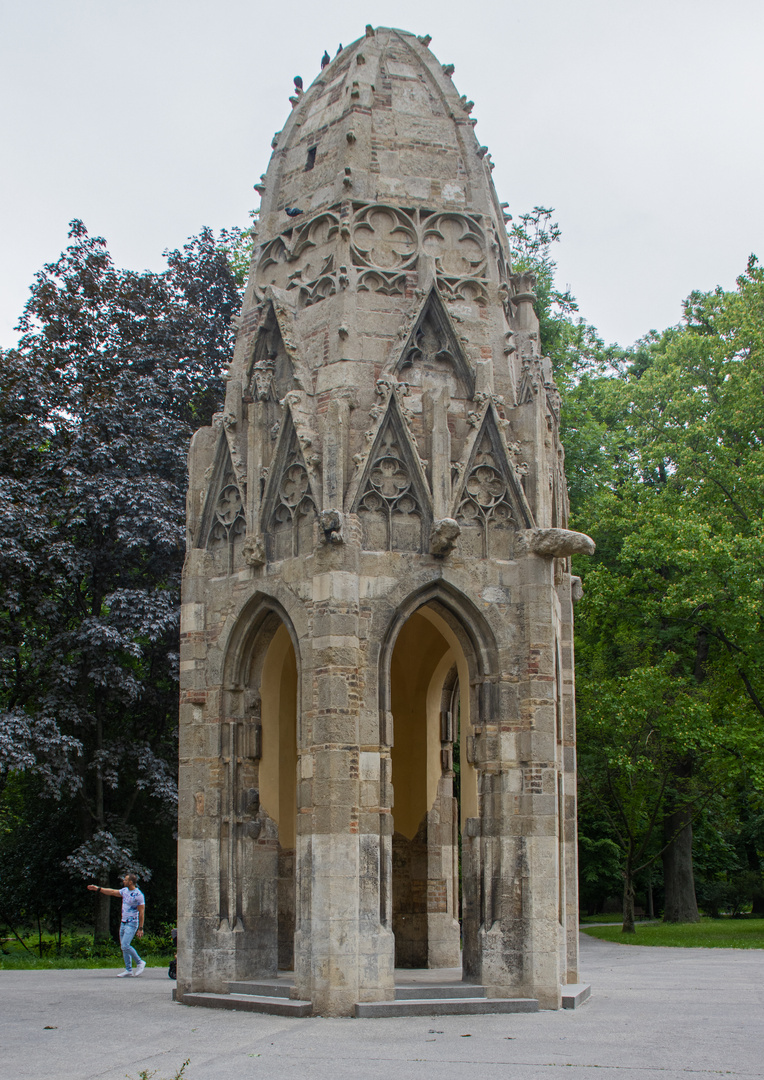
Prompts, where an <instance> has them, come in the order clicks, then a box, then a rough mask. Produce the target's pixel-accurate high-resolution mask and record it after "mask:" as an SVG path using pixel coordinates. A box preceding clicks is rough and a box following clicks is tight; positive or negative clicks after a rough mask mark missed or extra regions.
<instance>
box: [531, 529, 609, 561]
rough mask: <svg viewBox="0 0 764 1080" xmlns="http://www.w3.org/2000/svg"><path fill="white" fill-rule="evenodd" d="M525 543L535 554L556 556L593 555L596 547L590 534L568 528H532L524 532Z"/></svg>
mask: <svg viewBox="0 0 764 1080" xmlns="http://www.w3.org/2000/svg"><path fill="white" fill-rule="evenodd" d="M526 543H527V545H528V550H529V551H532V552H533V553H534V554H535V555H546V556H548V557H557V558H565V557H567V556H568V555H593V554H594V551H595V547H596V545H595V543H594V541H593V540H592V538H591V536H587V535H586V533H580V532H572V531H571V530H570V529H533V530H532V531H530V532H529V533H527V534H526Z"/></svg>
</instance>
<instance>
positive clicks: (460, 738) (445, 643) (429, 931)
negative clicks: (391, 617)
mask: <svg viewBox="0 0 764 1080" xmlns="http://www.w3.org/2000/svg"><path fill="white" fill-rule="evenodd" d="M390 700H391V711H392V714H393V726H394V741H393V749H392V773H393V788H394V792H395V801H394V809H393V816H394V834H393V889H392V897H393V932H394V934H395V965H396V967H408V968H424V967H430V968H433V967H457V966H458V965H459V964H460V939H461V933H460V925H459V912H460V895H459V894H460V872H459V850H460V842H459V833H460V828H463V826H464V822H465V820H466V819H467V818H469V817H475V816H477V774H476V772H475V770H474V768H473V767H472V765H470V764H469V763H468V761H467V753H466V740H467V738H468V733H469V730H470V722H469V715H470V712H469V710H470V703H469V672H468V667H467V660H466V658H465V655H464V652H463V650H462V648H461V645H460V643H459V641H458V639H457V638H456V635H455V634H454V632H453V630H452V629H451V627H450V626H449V625H448V624H447V623H446V621H445V620H444V619H443V618H442V617H441V616H440V615H439V614H438V613H437V612H436V611H435V610H434V609H433V608H432V607H430V606H427V605H425V606H424V607H422V608H420V609H419V610H418V611H416V612H414V613H413V614H412V615H411V616H410V618H409V619H408V620H407V621H406V622H405V623H404V625H403V627H402V628H401V630H400V633H399V635H398V638H397V641H396V643H395V647H394V649H393V653H392V659H391V670H390ZM455 766H456V770H458V773H457V772H455ZM457 775H458V781H459V782H458V785H455V780H456V779H457ZM457 795H458V796H459V798H457ZM459 804H461V805H459Z"/></svg>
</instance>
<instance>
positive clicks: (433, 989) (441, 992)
mask: <svg viewBox="0 0 764 1080" xmlns="http://www.w3.org/2000/svg"><path fill="white" fill-rule="evenodd" d="M484 997H485V987H484V986H475V985H474V984H472V983H454V984H453V985H451V986H446V985H443V986H438V985H434V986H396V988H395V1000H396V1001H408V1000H409V999H410V998H417V999H419V1000H420V1001H421V1000H423V999H425V998H484Z"/></svg>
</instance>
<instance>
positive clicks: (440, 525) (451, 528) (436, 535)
mask: <svg viewBox="0 0 764 1080" xmlns="http://www.w3.org/2000/svg"><path fill="white" fill-rule="evenodd" d="M461 531H462V530H461V527H460V526H459V523H458V522H457V521H454V519H453V518H441V519H440V520H439V521H433V523H432V528H431V530H430V554H431V555H435V556H436V557H437V558H439V559H443V558H445V556H446V555H450V554H451V552H452V551H453V550H454V548H455V547H456V541H457V540H458V539H459V535H460V533H461Z"/></svg>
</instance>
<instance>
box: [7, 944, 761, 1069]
mask: <svg viewBox="0 0 764 1080" xmlns="http://www.w3.org/2000/svg"><path fill="white" fill-rule="evenodd" d="M581 942H582V964H581V968H582V971H581V976H582V980H583V981H586V982H590V983H591V984H592V998H591V1000H590V1001H589V1002H588V1003H587V1004H586V1005H584V1006H583V1007H582V1008H580V1009H577V1010H575V1011H561V1012H539V1013H535V1014H517V1015H510V1016H501V1015H499V1016H475V1017H464V1016H445V1017H437V1018H434V1017H411V1018H405V1019H400V1018H395V1019H374V1020H325V1019H320V1018H317V1019H302V1020H301V1019H283V1018H280V1017H269V1016H259V1015H256V1014H252V1013H232V1012H218V1011H217V1010H210V1009H191V1008H188V1007H185V1006H182V1005H177V1004H174V1003H173V1002H172V1001H171V1000H170V991H171V988H172V985H173V984H172V983H171V982H170V980H169V979H168V978H167V975H166V972H165V971H164V970H159V969H151V968H149V969H147V970H146V972H145V973H144V975H143V976H142V977H141V978H140V979H116V978H115V977H114V975H115V972H112V971H106V970H97V971H53V972H36V971H18V972H16V971H3V972H0V1078H2V1080H124V1078H125V1077H126V1076H129V1077H132V1078H134V1080H138V1078H139V1074H140V1072H141V1071H142V1070H146V1071H147V1072H148V1073H151V1071H152V1070H156V1075H155V1077H154V1080H170V1078H171V1077H173V1076H174V1075H175V1072H176V1071H177V1069H178V1068H179V1067H180V1065H181V1064H182V1062H183V1061H184V1060H185V1059H186V1058H190V1059H191V1063H190V1065H189V1066H188V1068H187V1070H186V1074H185V1078H186V1080H244V1078H247V1080H248V1078H259V1077H263V1078H265V1077H267V1078H268V1080H291V1078H300V1080H359V1078H363V1080H473V1078H474V1080H493V1078H494V1077H495V1078H497V1080H498V1078H502V1080H505V1078H510V1077H511V1078H512V1080H537V1078H538V1080H541V1078H543V1080H556V1078H558V1077H562V1076H565V1077H567V1078H568V1080H571V1078H572V1077H575V1080H589V1078H591V1080H650V1078H652V1077H655V1078H656V1080H657V1078H660V1080H679V1078H680V1077H681V1078H682V1080H688V1078H691V1077H693V1076H697V1077H698V1080H701V1078H706V1077H710V1076H714V1075H717V1076H718V1075H725V1076H731V1077H743V1078H749V1077H750V1078H754V1077H755V1078H757V1080H761V1077H762V1076H764V991H763V990H762V982H763V981H764V950H750V951H744V950H737V949H661V948H646V947H642V946H623V945H614V944H610V943H608V942H602V941H597V940H596V939H593V938H589V937H587V936H586V935H585V934H584V935H582V939H581Z"/></svg>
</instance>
